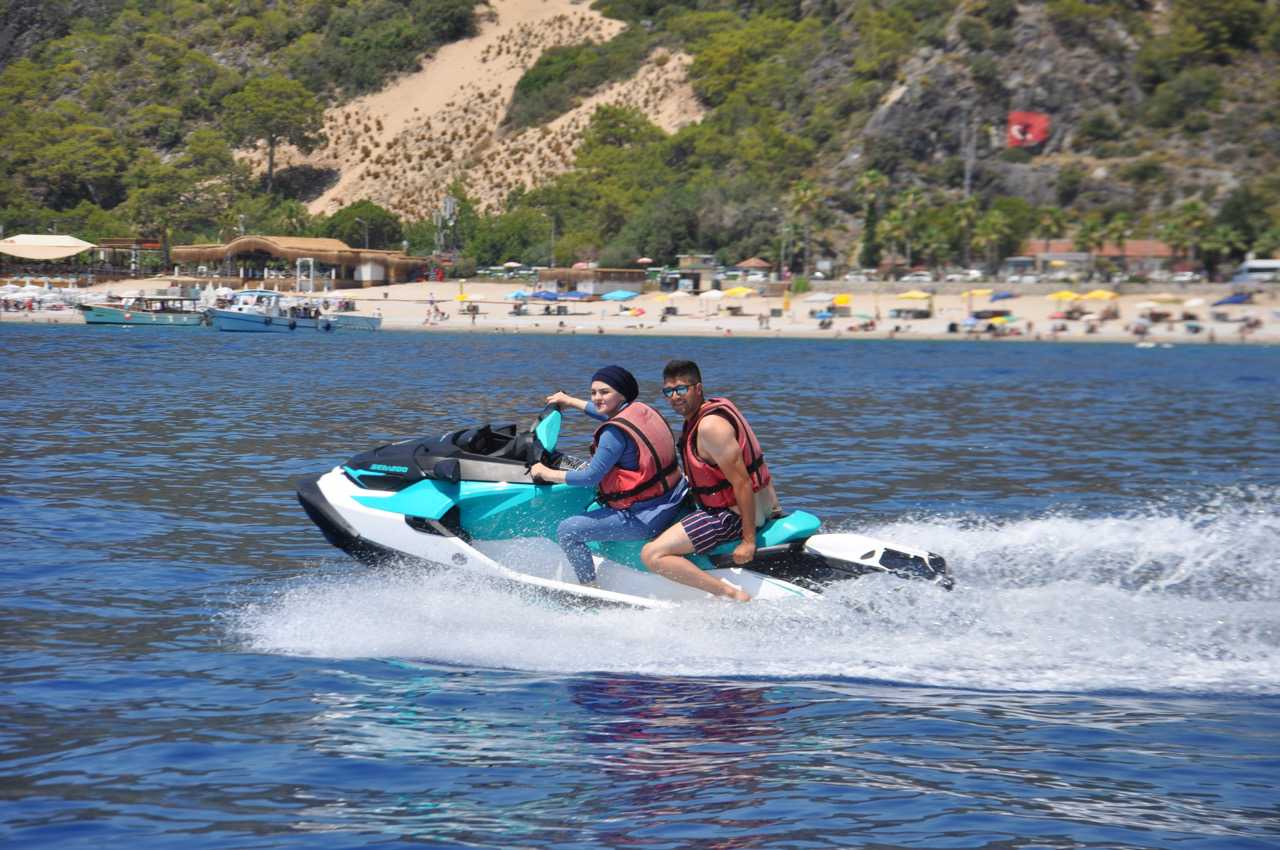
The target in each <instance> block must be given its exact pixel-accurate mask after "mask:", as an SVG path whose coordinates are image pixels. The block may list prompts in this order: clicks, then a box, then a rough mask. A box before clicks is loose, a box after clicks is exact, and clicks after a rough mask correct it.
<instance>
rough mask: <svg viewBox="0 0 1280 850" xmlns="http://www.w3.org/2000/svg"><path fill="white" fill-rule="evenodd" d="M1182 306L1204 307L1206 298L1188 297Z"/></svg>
mask: <svg viewBox="0 0 1280 850" xmlns="http://www.w3.org/2000/svg"><path fill="white" fill-rule="evenodd" d="M1182 306H1183V307H1203V306H1204V299H1203V298H1188V299H1187V300H1186V301H1183V302H1182Z"/></svg>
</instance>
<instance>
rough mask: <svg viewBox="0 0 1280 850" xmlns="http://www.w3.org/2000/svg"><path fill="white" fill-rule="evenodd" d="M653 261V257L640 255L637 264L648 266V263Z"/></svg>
mask: <svg viewBox="0 0 1280 850" xmlns="http://www.w3.org/2000/svg"><path fill="white" fill-rule="evenodd" d="M652 263H653V259H652V258H651V257H639V258H638V259H637V260H636V265H638V266H647V265H650V264H652Z"/></svg>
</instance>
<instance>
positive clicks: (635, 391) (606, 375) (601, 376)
mask: <svg viewBox="0 0 1280 850" xmlns="http://www.w3.org/2000/svg"><path fill="white" fill-rule="evenodd" d="M591 381H592V383H594V382H596V381H602V382H603V383H606V384H608V385H609V386H611V387H613V388H614V389H615V390H617V391H618V392H620V393H622V397H623V398H625V399H626V400H627V401H628V402H633V401H635V400H636V396H638V395H640V385H639V384H638V383H636V376H635V375H633V374H631V373H630V372H628V371H627V370H626V369H623V368H622V367H621V366H605V367H604V368H602V369H597V370H596V373H595V374H594V375H592V376H591Z"/></svg>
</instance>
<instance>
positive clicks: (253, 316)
mask: <svg viewBox="0 0 1280 850" xmlns="http://www.w3.org/2000/svg"><path fill="white" fill-rule="evenodd" d="M209 316H210V318H211V319H212V320H213V324H214V327H216V328H217V329H218V330H220V331H232V332H237V333H289V332H291V331H296V330H329V327H326V326H327V325H330V324H331V323H330V322H328V321H325V320H323V319H319V318H318V316H319V310H316V309H313V308H311V307H308V306H298V305H293V306H286V304H285V303H284V300H283V299H282V298H281V296H280V293H278V292H272V291H271V290H269V289H246V290H243V291H241V292H237V293H236V295H235V297H234V298H233V299H232V301H231V303H230V304H229V305H228V306H226V307H210V308H209Z"/></svg>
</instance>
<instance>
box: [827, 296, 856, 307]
mask: <svg viewBox="0 0 1280 850" xmlns="http://www.w3.org/2000/svg"><path fill="white" fill-rule="evenodd" d="M831 303H832V304H834V305H836V306H837V307H848V306H849V305H850V304H852V303H853V296H852V295H850V294H849V293H847V292H841V293H840V294H839V295H837V296H836V297H835V298H832V299H831Z"/></svg>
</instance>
